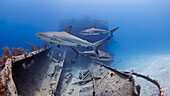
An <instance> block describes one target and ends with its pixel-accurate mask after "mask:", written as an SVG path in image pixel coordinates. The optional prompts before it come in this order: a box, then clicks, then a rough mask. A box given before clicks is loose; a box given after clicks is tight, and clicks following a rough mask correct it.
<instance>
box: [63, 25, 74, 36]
mask: <svg viewBox="0 0 170 96" xmlns="http://www.w3.org/2000/svg"><path fill="white" fill-rule="evenodd" d="M71 29H72V26H69V27H67V28H66V29H65V30H64V32H67V33H69V34H70V31H71Z"/></svg>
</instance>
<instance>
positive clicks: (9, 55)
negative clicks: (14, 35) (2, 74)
mask: <svg viewBox="0 0 170 96" xmlns="http://www.w3.org/2000/svg"><path fill="white" fill-rule="evenodd" d="M25 43H26V44H27V45H28V46H30V47H31V50H32V51H35V50H38V49H40V48H41V47H40V45H39V44H36V45H35V46H34V45H32V44H31V43H29V42H25ZM50 46H51V45H49V44H47V43H45V42H43V48H48V47H50ZM2 50H3V51H4V54H3V55H2V57H1V58H0V67H1V68H2V67H3V66H4V65H5V62H6V60H7V59H8V58H13V56H18V55H22V54H24V56H27V55H28V53H29V52H30V51H29V50H28V49H27V50H26V51H25V50H24V49H23V48H22V47H18V48H12V49H11V51H10V50H9V48H8V46H6V47H3V48H2Z"/></svg>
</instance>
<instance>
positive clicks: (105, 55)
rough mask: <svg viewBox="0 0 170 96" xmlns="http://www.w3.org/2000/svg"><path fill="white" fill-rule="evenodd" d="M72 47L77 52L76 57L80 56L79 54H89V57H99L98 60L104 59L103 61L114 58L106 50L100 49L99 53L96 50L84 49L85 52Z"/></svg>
mask: <svg viewBox="0 0 170 96" xmlns="http://www.w3.org/2000/svg"><path fill="white" fill-rule="evenodd" d="M71 48H72V47H71ZM72 49H73V51H74V52H75V53H76V54H77V55H76V58H78V56H79V55H82V56H87V57H90V58H92V59H97V60H102V61H110V60H113V57H112V56H111V55H109V54H108V53H106V52H103V51H100V50H98V51H99V54H97V53H96V52H95V51H83V52H79V51H78V50H76V49H74V48H72Z"/></svg>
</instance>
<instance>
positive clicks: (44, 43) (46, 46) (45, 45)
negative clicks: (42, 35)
mask: <svg viewBox="0 0 170 96" xmlns="http://www.w3.org/2000/svg"><path fill="white" fill-rule="evenodd" d="M42 43H43V48H45V49H46V48H48V47H51V45H49V44H48V43H46V42H42Z"/></svg>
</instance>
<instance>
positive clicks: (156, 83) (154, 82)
mask: <svg viewBox="0 0 170 96" xmlns="http://www.w3.org/2000/svg"><path fill="white" fill-rule="evenodd" d="M95 63H97V64H100V65H101V66H105V67H106V68H108V69H111V70H112V71H115V72H118V73H119V74H126V75H130V74H132V75H135V76H137V77H141V78H143V79H146V80H148V81H150V82H152V83H153V84H155V85H156V86H157V87H158V89H159V96H164V90H163V88H162V87H161V84H160V83H159V82H158V81H157V80H154V79H151V78H150V77H149V76H145V75H142V74H139V73H136V72H125V71H118V70H116V69H114V68H111V67H109V66H106V65H104V64H102V63H100V62H96V61H95ZM138 88H139V86H138ZM139 89H140V88H139ZM139 92H140V91H139Z"/></svg>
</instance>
